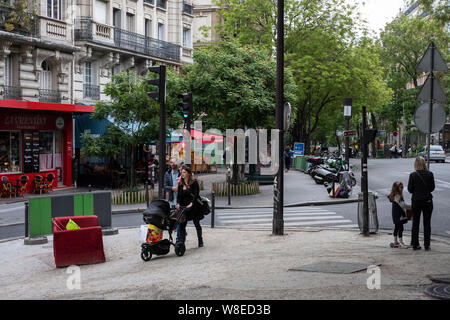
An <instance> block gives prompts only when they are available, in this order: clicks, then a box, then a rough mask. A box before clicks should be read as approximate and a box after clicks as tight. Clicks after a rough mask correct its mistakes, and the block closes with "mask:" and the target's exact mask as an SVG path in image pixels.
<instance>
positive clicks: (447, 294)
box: [425, 284, 450, 300]
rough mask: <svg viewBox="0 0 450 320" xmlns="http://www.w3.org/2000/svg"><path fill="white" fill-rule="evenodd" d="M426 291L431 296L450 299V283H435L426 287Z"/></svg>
mask: <svg viewBox="0 0 450 320" xmlns="http://www.w3.org/2000/svg"><path fill="white" fill-rule="evenodd" d="M425 293H426V294H428V295H429V296H432V297H435V298H438V299H445V300H450V285H448V284H434V285H432V286H429V287H426V288H425Z"/></svg>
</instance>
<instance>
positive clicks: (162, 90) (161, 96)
mask: <svg viewBox="0 0 450 320" xmlns="http://www.w3.org/2000/svg"><path fill="white" fill-rule="evenodd" d="M148 71H150V72H153V73H157V74H159V78H156V79H149V80H148V84H150V85H152V86H156V87H158V91H152V92H147V94H148V96H149V97H150V99H153V100H155V101H156V102H158V103H164V104H165V103H166V66H165V65H160V66H151V67H149V68H148Z"/></svg>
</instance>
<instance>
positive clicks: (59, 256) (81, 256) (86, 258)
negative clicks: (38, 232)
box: [53, 216, 105, 267]
mask: <svg viewBox="0 0 450 320" xmlns="http://www.w3.org/2000/svg"><path fill="white" fill-rule="evenodd" d="M69 219H72V220H73V221H74V222H75V223H76V224H78V225H79V226H80V229H76V230H61V229H60V228H58V225H60V226H63V227H64V228H65V226H66V225H67V222H69ZM53 255H54V257H55V264H56V266H57V267H67V266H70V265H82V264H94V263H102V262H105V253H104V251H103V238H102V228H101V227H100V226H99V225H98V217H97V216H74V217H57V218H55V223H54V225H53Z"/></svg>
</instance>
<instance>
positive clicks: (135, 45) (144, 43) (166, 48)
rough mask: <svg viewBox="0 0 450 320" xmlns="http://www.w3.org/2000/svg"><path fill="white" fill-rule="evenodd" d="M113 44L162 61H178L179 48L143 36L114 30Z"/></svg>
mask: <svg viewBox="0 0 450 320" xmlns="http://www.w3.org/2000/svg"><path fill="white" fill-rule="evenodd" d="M114 43H115V45H116V46H117V47H118V48H121V49H126V50H131V51H135V52H138V53H142V54H145V55H148V56H153V57H158V58H162V59H170V60H176V61H179V60H180V46H179V45H176V44H173V43H170V42H166V41H162V40H157V39H153V38H150V37H146V36H143V35H141V34H138V33H134V32H130V31H126V30H122V29H118V28H115V29H114Z"/></svg>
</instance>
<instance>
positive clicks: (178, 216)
mask: <svg viewBox="0 0 450 320" xmlns="http://www.w3.org/2000/svg"><path fill="white" fill-rule="evenodd" d="M170 219H172V220H176V221H177V222H178V223H185V222H186V214H185V213H184V210H177V209H175V210H173V211H172V212H171V214H170Z"/></svg>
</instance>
